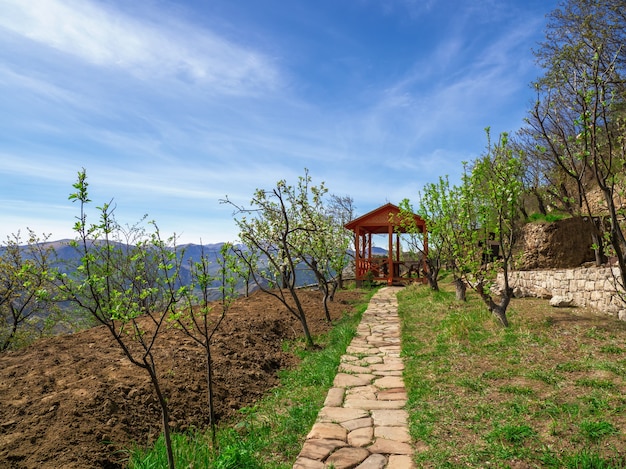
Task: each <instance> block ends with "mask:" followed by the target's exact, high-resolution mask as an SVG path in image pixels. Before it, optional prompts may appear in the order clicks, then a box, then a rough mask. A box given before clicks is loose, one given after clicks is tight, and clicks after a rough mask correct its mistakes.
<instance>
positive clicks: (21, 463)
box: [0, 291, 362, 469]
mask: <svg viewBox="0 0 626 469" xmlns="http://www.w3.org/2000/svg"><path fill="white" fill-rule="evenodd" d="M361 296H362V294H361V293H360V292H358V291H340V292H337V296H336V299H335V302H334V303H329V305H330V307H331V317H332V318H333V319H337V318H339V317H341V316H342V314H343V312H344V311H346V310H350V309H351V304H352V302H353V301H354V300H356V299H358V298H361ZM301 299H302V302H303V306H304V310H305V311H306V312H307V316H308V324H309V328H310V330H311V333H312V334H313V335H316V334H320V333H323V332H326V331H327V330H328V329H329V325H328V324H327V323H326V322H325V320H324V314H323V310H322V306H321V297H320V294H319V293H318V292H312V291H307V292H302V295H301ZM301 336H302V328H301V326H300V323H299V322H298V321H297V320H296V319H295V318H293V317H292V316H291V315H289V314H288V313H287V312H286V310H285V308H284V307H283V306H282V305H281V304H280V303H279V302H278V301H277V300H275V299H274V298H273V297H271V296H269V295H266V294H262V293H256V294H253V295H251V297H249V298H241V299H239V300H237V301H236V302H235V303H234V304H233V306H232V307H231V309H230V310H229V313H228V315H227V317H226V319H225V320H224V322H223V323H222V325H221V326H220V330H219V331H218V333H217V334H216V336H215V337H214V340H213V344H214V345H213V347H212V353H213V359H214V370H215V371H214V373H215V379H214V383H215V384H214V391H215V394H216V396H215V397H216V399H215V400H216V412H217V414H218V415H217V416H218V419H221V420H223V419H226V418H229V417H231V416H233V415H234V414H235V413H236V412H237V410H238V409H240V408H242V407H245V406H249V405H251V404H253V403H254V402H255V401H256V400H258V399H259V398H260V397H261V396H263V394H264V393H266V392H267V391H268V390H269V389H271V388H272V387H274V386H276V385H277V384H278V379H277V371H278V370H280V369H285V368H289V367H293V366H294V365H295V364H296V363H297V361H298V360H297V358H296V357H295V356H294V355H292V354H291V353H288V352H286V351H283V349H282V346H281V344H282V342H283V341H284V340H286V339H287V340H291V339H296V338H298V337H301ZM155 355H156V363H157V367H158V370H159V372H160V374H161V375H162V382H163V386H164V390H165V394H166V396H167V398H168V400H169V404H170V412H171V423H172V426H173V427H174V429H175V430H176V431H184V430H187V429H190V428H194V427H195V428H204V427H206V426H207V425H208V421H209V415H208V408H207V405H206V402H207V386H206V368H205V361H204V354H203V349H202V348H201V347H200V346H198V345H196V344H195V343H194V342H193V341H192V340H190V339H189V338H188V337H186V336H185V335H184V334H183V333H182V332H181V331H178V330H175V329H168V330H166V331H165V333H164V334H163V335H162V336H159V342H158V348H157V351H156V353H155ZM160 415H161V414H160V408H159V406H158V403H157V401H156V398H155V396H154V393H153V391H152V387H151V385H150V382H149V379H148V375H147V373H146V372H145V371H144V370H142V369H140V368H138V367H136V366H134V365H132V364H131V363H130V362H129V360H128V359H126V358H125V357H124V356H123V354H122V352H121V349H120V348H119V346H117V345H116V344H115V343H114V341H113V339H112V338H111V336H110V334H109V332H108V331H107V330H106V329H105V328H103V327H96V328H93V329H89V330H86V331H83V332H80V333H76V334H73V335H68V336H60V337H54V338H49V339H42V340H40V341H38V342H37V343H35V344H34V345H32V346H30V347H28V348H26V349H22V350H18V351H9V352H5V353H4V354H1V355H0V467H7V468H59V467H63V468H81V469H88V468H118V467H123V466H124V463H123V459H124V457H125V456H126V455H125V454H124V453H123V452H122V453H120V452H119V450H120V449H124V448H128V447H129V446H131V445H132V444H133V443H136V444H139V445H145V444H150V443H151V442H153V441H154V439H155V438H156V437H158V435H159V434H160V433H161V424H160Z"/></svg>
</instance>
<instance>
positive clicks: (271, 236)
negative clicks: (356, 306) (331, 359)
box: [222, 180, 314, 347]
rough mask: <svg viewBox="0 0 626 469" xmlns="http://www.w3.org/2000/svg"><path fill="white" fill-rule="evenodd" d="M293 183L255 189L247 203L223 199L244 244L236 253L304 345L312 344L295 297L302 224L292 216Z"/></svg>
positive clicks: (302, 309) (296, 293)
mask: <svg viewBox="0 0 626 469" xmlns="http://www.w3.org/2000/svg"><path fill="white" fill-rule="evenodd" d="M294 191H295V189H294V187H293V186H290V185H288V184H287V182H286V181H285V180H280V181H278V182H277V183H276V187H275V188H273V189H270V190H265V189H257V190H256V191H255V193H254V196H253V197H252V200H251V201H250V204H249V206H248V207H244V206H240V205H237V204H235V203H234V202H233V201H231V200H230V199H228V198H226V199H225V200H223V201H222V202H223V203H227V204H230V205H232V206H233V207H234V208H235V216H238V218H235V222H236V223H237V226H238V227H239V238H240V240H241V242H242V244H243V245H244V246H245V248H244V249H245V250H244V249H241V250H238V251H237V252H239V253H242V254H244V253H250V252H251V253H252V254H245V255H242V256H241V257H240V260H241V262H243V263H244V264H246V268H245V269H246V271H248V272H249V273H250V274H251V275H252V278H253V281H254V283H256V285H257V286H258V287H259V289H260V290H261V291H263V292H264V293H267V294H269V295H271V296H273V297H275V298H276V299H278V300H279V301H280V302H281V303H282V304H283V305H284V306H285V308H286V309H287V311H288V312H289V314H291V315H292V316H293V317H295V318H296V319H297V320H298V321H299V322H300V325H301V326H302V330H303V332H304V336H305V340H306V343H307V346H310V347H311V346H313V345H314V344H313V338H312V336H311V333H310V331H309V326H308V324H307V318H306V314H305V311H304V308H303V306H302V303H301V302H300V298H299V297H298V291H297V284H296V265H297V264H298V263H299V262H300V261H301V259H300V258H299V257H298V256H299V254H300V253H299V252H297V251H296V250H294V248H293V247H294V245H296V244H297V241H296V238H298V237H299V236H300V234H301V233H300V232H302V231H303V230H304V229H305V228H303V227H302V226H301V225H298V224H297V222H296V220H295V218H294V207H293V206H292V205H291V204H290V201H291V200H293V199H294V198H295V196H294Z"/></svg>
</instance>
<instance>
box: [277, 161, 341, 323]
mask: <svg viewBox="0 0 626 469" xmlns="http://www.w3.org/2000/svg"><path fill="white" fill-rule="evenodd" d="M310 183H311V177H310V176H309V174H308V171H306V170H305V175H304V177H300V178H299V179H298V185H297V187H296V188H295V190H294V191H292V192H290V193H289V195H288V201H289V206H290V211H291V213H292V217H293V223H294V224H295V225H297V226H299V227H301V229H299V230H296V231H294V236H293V237H292V238H291V240H290V244H291V249H292V252H293V253H295V254H296V255H297V256H298V259H301V261H302V262H303V263H304V264H305V265H307V266H308V267H309V269H310V270H311V271H312V272H313V274H314V275H315V278H316V280H317V283H318V285H319V288H320V290H321V291H322V294H323V300H322V303H323V306H324V313H325V315H326V320H327V321H329V322H330V321H331V318H330V312H329V309H328V301H329V300H332V297H333V295H334V292H335V291H336V289H337V286H338V283H339V280H338V278H339V276H340V275H341V272H342V271H343V269H344V268H345V266H346V263H347V257H346V252H347V250H348V247H349V245H350V241H351V238H350V237H349V236H348V235H347V230H346V229H345V228H344V227H343V224H341V221H342V219H341V218H336V217H334V216H333V215H334V213H333V212H332V210H331V207H333V206H330V205H327V204H326V200H325V198H324V196H325V195H326V193H327V189H326V187H325V186H324V183H321V184H320V185H319V186H311V185H310Z"/></svg>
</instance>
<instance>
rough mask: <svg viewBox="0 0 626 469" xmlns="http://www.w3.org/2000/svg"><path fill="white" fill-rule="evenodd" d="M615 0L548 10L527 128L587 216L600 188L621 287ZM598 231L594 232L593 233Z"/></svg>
mask: <svg viewBox="0 0 626 469" xmlns="http://www.w3.org/2000/svg"><path fill="white" fill-rule="evenodd" d="M624 11H625V5H624V2H623V1H621V0H566V1H563V2H562V3H561V4H560V6H559V8H557V9H555V10H554V11H553V12H552V13H551V14H550V15H549V17H548V18H549V22H548V25H547V29H546V40H545V41H544V42H543V43H542V44H541V46H540V48H539V49H538V50H537V51H536V55H537V58H538V60H539V64H540V65H541V66H542V68H543V69H544V75H543V76H542V77H541V78H540V79H539V80H538V81H537V83H536V87H537V90H538V100H537V104H536V105H535V107H534V109H533V111H531V115H530V118H529V123H530V129H531V131H532V132H534V133H535V134H536V135H537V138H538V139H539V140H541V141H542V142H544V143H545V148H546V149H547V152H548V153H549V154H550V155H551V156H552V161H554V162H555V164H556V165H558V166H559V167H560V168H562V170H563V171H564V173H565V174H568V175H569V176H570V177H571V178H572V180H575V181H576V184H577V188H578V203H579V206H581V207H584V209H585V212H586V213H588V214H589V215H592V216H593V215H598V213H594V210H595V209H594V208H593V207H591V206H590V204H589V203H588V194H589V191H590V190H591V189H592V188H593V187H596V188H597V189H599V191H600V192H601V193H602V196H603V200H604V205H605V210H606V213H607V214H608V216H607V218H608V222H609V225H610V228H609V230H608V233H607V238H608V243H607V246H608V247H609V251H610V252H609V254H611V255H613V256H614V257H615V258H616V259H617V264H618V266H619V270H620V276H619V279H618V284H619V285H620V286H622V287H623V286H624V285H626V258H625V256H626V253H625V249H626V240H625V238H624V232H623V227H622V226H621V225H620V216H622V215H623V213H622V212H623V210H624V209H623V206H624V204H623V191H624V188H625V183H626V181H625V177H624V173H625V165H626V159H625V158H626V146H625V145H626V143H625V140H624V132H625V129H626V124H625V122H626V121H625V119H626V112H625V109H626V73H625V72H626V47H625V46H624V44H626V15H625V14H624ZM597 235H598V233H596V236H597Z"/></svg>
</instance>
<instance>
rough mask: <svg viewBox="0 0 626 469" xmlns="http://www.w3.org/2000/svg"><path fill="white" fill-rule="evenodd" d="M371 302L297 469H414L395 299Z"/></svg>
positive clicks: (382, 296) (391, 292) (387, 294)
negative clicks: (405, 406) (405, 408)
mask: <svg viewBox="0 0 626 469" xmlns="http://www.w3.org/2000/svg"><path fill="white" fill-rule="evenodd" d="M399 290H400V288H398V287H385V288H382V289H381V290H379V291H378V292H377V293H376V294H375V295H374V296H373V297H372V299H371V301H370V304H369V306H368V308H367V310H366V311H365V312H364V313H363V318H362V319H361V323H360V324H359V327H358V329H357V335H356V336H355V337H354V339H352V342H351V343H350V345H349V346H348V349H347V350H346V354H345V355H344V356H342V357H341V364H340V365H339V371H338V373H337V376H336V377H335V381H334V383H333V387H332V388H331V389H330V390H329V391H328V395H327V396H326V401H325V402H324V407H323V408H322V410H320V412H319V414H318V416H317V422H316V423H315V425H313V429H312V430H311V432H310V433H309V434H308V436H307V439H306V441H305V443H304V445H303V447H302V451H301V452H300V454H299V456H298V459H297V460H296V462H295V464H294V466H293V469H323V468H330V467H334V468H335V469H353V468H355V469H385V468H386V469H412V468H415V466H414V464H413V462H412V457H411V456H412V454H413V448H412V446H411V444H410V443H411V438H410V436H409V429H408V422H407V419H408V414H407V412H406V410H404V405H405V404H406V399H407V397H406V390H405V388H404V381H403V379H402V370H403V369H404V364H403V363H402V359H401V358H400V323H399V319H398V303H397V300H396V294H397V293H398V291H399Z"/></svg>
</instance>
